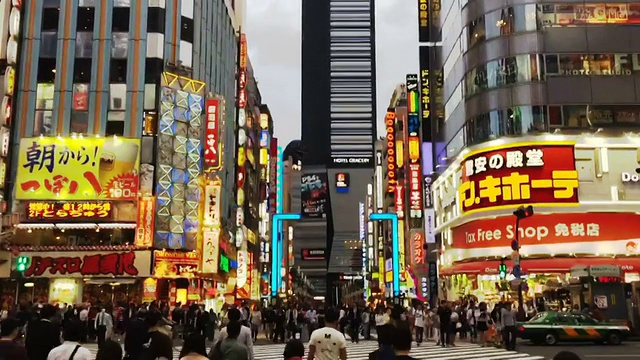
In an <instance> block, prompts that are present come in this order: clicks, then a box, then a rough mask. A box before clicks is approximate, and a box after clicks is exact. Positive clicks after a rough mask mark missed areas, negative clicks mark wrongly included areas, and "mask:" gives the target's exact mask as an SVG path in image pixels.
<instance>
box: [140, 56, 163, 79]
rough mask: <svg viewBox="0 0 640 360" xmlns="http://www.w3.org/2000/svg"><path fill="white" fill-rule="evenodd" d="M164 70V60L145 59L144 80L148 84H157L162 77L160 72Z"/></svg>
mask: <svg viewBox="0 0 640 360" xmlns="http://www.w3.org/2000/svg"><path fill="white" fill-rule="evenodd" d="M163 70H164V61H163V60H162V59H157V58H146V59H145V71H144V79H145V80H144V82H145V83H146V84H155V83H157V82H158V80H159V79H160V74H161V73H162V71H163Z"/></svg>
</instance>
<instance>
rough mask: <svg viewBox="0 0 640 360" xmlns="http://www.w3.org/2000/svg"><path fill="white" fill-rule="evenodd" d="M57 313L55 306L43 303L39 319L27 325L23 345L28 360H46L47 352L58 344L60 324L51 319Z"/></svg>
mask: <svg viewBox="0 0 640 360" xmlns="http://www.w3.org/2000/svg"><path fill="white" fill-rule="evenodd" d="M57 314H58V308H57V307H55V306H53V305H44V307H43V308H42V310H40V319H39V320H36V321H33V322H31V323H30V324H29V325H28V328H27V338H26V340H25V346H26V348H27V353H28V354H29V359H30V360H46V359H47V356H48V355H49V352H50V351H51V350H52V349H53V348H54V347H56V346H58V345H60V326H57V325H55V324H54V323H53V322H52V321H51V320H52V319H53V318H54V317H56V316H57Z"/></svg>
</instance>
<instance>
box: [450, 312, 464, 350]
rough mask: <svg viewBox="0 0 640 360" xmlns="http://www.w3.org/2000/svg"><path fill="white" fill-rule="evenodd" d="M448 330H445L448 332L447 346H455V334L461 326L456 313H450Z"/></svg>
mask: <svg viewBox="0 0 640 360" xmlns="http://www.w3.org/2000/svg"><path fill="white" fill-rule="evenodd" d="M450 319H451V320H450V323H449V328H448V329H446V330H447V331H448V332H449V346H456V333H457V332H458V329H459V328H460V327H461V326H462V324H461V323H460V314H459V313H458V311H456V310H454V311H451V318H450Z"/></svg>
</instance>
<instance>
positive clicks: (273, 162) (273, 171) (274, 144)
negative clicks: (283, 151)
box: [267, 138, 278, 214]
mask: <svg viewBox="0 0 640 360" xmlns="http://www.w3.org/2000/svg"><path fill="white" fill-rule="evenodd" d="M269 145H270V148H269V202H268V203H267V210H269V213H272V214H273V213H275V212H276V185H277V183H278V172H277V166H278V139H277V138H272V139H271V144H269Z"/></svg>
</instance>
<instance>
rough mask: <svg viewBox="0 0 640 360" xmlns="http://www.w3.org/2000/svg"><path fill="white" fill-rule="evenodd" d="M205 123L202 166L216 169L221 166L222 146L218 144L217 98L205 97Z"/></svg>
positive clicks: (218, 115) (218, 105)
mask: <svg viewBox="0 0 640 360" xmlns="http://www.w3.org/2000/svg"><path fill="white" fill-rule="evenodd" d="M205 109H206V114H207V123H206V125H207V126H206V129H205V134H204V136H205V147H204V167H205V170H208V171H217V170H220V168H221V167H222V147H221V144H220V138H221V136H220V135H221V134H220V129H221V128H222V126H221V124H220V119H222V117H221V114H220V111H221V110H222V107H221V106H220V100H219V99H207V101H206V103H205Z"/></svg>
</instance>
